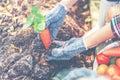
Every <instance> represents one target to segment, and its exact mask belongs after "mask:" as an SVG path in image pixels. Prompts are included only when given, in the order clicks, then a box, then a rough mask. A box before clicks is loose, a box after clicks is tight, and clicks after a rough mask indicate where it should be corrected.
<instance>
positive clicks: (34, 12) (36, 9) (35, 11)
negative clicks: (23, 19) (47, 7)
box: [31, 6, 38, 14]
mask: <svg viewBox="0 0 120 80" xmlns="http://www.w3.org/2000/svg"><path fill="white" fill-rule="evenodd" d="M31 13H32V14H36V13H38V7H37V6H34V7H32V10H31Z"/></svg>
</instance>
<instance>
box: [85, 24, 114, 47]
mask: <svg viewBox="0 0 120 80" xmlns="http://www.w3.org/2000/svg"><path fill="white" fill-rule="evenodd" d="M114 37H115V36H114V34H113V32H112V29H111V26H110V23H108V24H107V25H105V26H104V27H102V28H101V29H99V30H97V31H95V32H94V33H92V34H91V35H89V36H88V37H86V38H85V42H86V46H87V47H88V48H92V47H93V46H95V45H97V44H99V43H101V42H104V41H106V40H108V39H111V38H114Z"/></svg>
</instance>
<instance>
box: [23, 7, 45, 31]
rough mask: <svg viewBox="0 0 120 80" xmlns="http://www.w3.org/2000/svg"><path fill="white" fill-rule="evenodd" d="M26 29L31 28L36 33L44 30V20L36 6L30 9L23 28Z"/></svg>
mask: <svg viewBox="0 0 120 80" xmlns="http://www.w3.org/2000/svg"><path fill="white" fill-rule="evenodd" d="M27 27H33V28H34V31H35V32H36V33H40V32H41V31H43V30H44V29H45V18H44V16H43V15H42V14H40V13H39V12H38V7H37V6H34V7H32V9H31V12H30V15H29V16H28V17H27V19H26V23H25V24H24V26H23V28H27Z"/></svg>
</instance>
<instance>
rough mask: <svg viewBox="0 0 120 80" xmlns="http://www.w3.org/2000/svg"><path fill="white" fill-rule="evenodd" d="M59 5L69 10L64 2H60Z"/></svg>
mask: <svg viewBox="0 0 120 80" xmlns="http://www.w3.org/2000/svg"><path fill="white" fill-rule="evenodd" d="M58 4H59V5H61V6H63V7H64V8H65V10H66V11H68V9H67V7H66V6H65V5H64V4H63V3H61V2H60V3H58Z"/></svg>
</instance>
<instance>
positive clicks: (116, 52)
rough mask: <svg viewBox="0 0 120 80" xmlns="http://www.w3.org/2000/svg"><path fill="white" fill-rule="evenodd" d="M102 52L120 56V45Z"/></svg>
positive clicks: (107, 54)
mask: <svg viewBox="0 0 120 80" xmlns="http://www.w3.org/2000/svg"><path fill="white" fill-rule="evenodd" d="M102 53H103V54H104V55H106V56H120V47H117V48H111V49H107V50H105V51H103V52H102Z"/></svg>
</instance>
